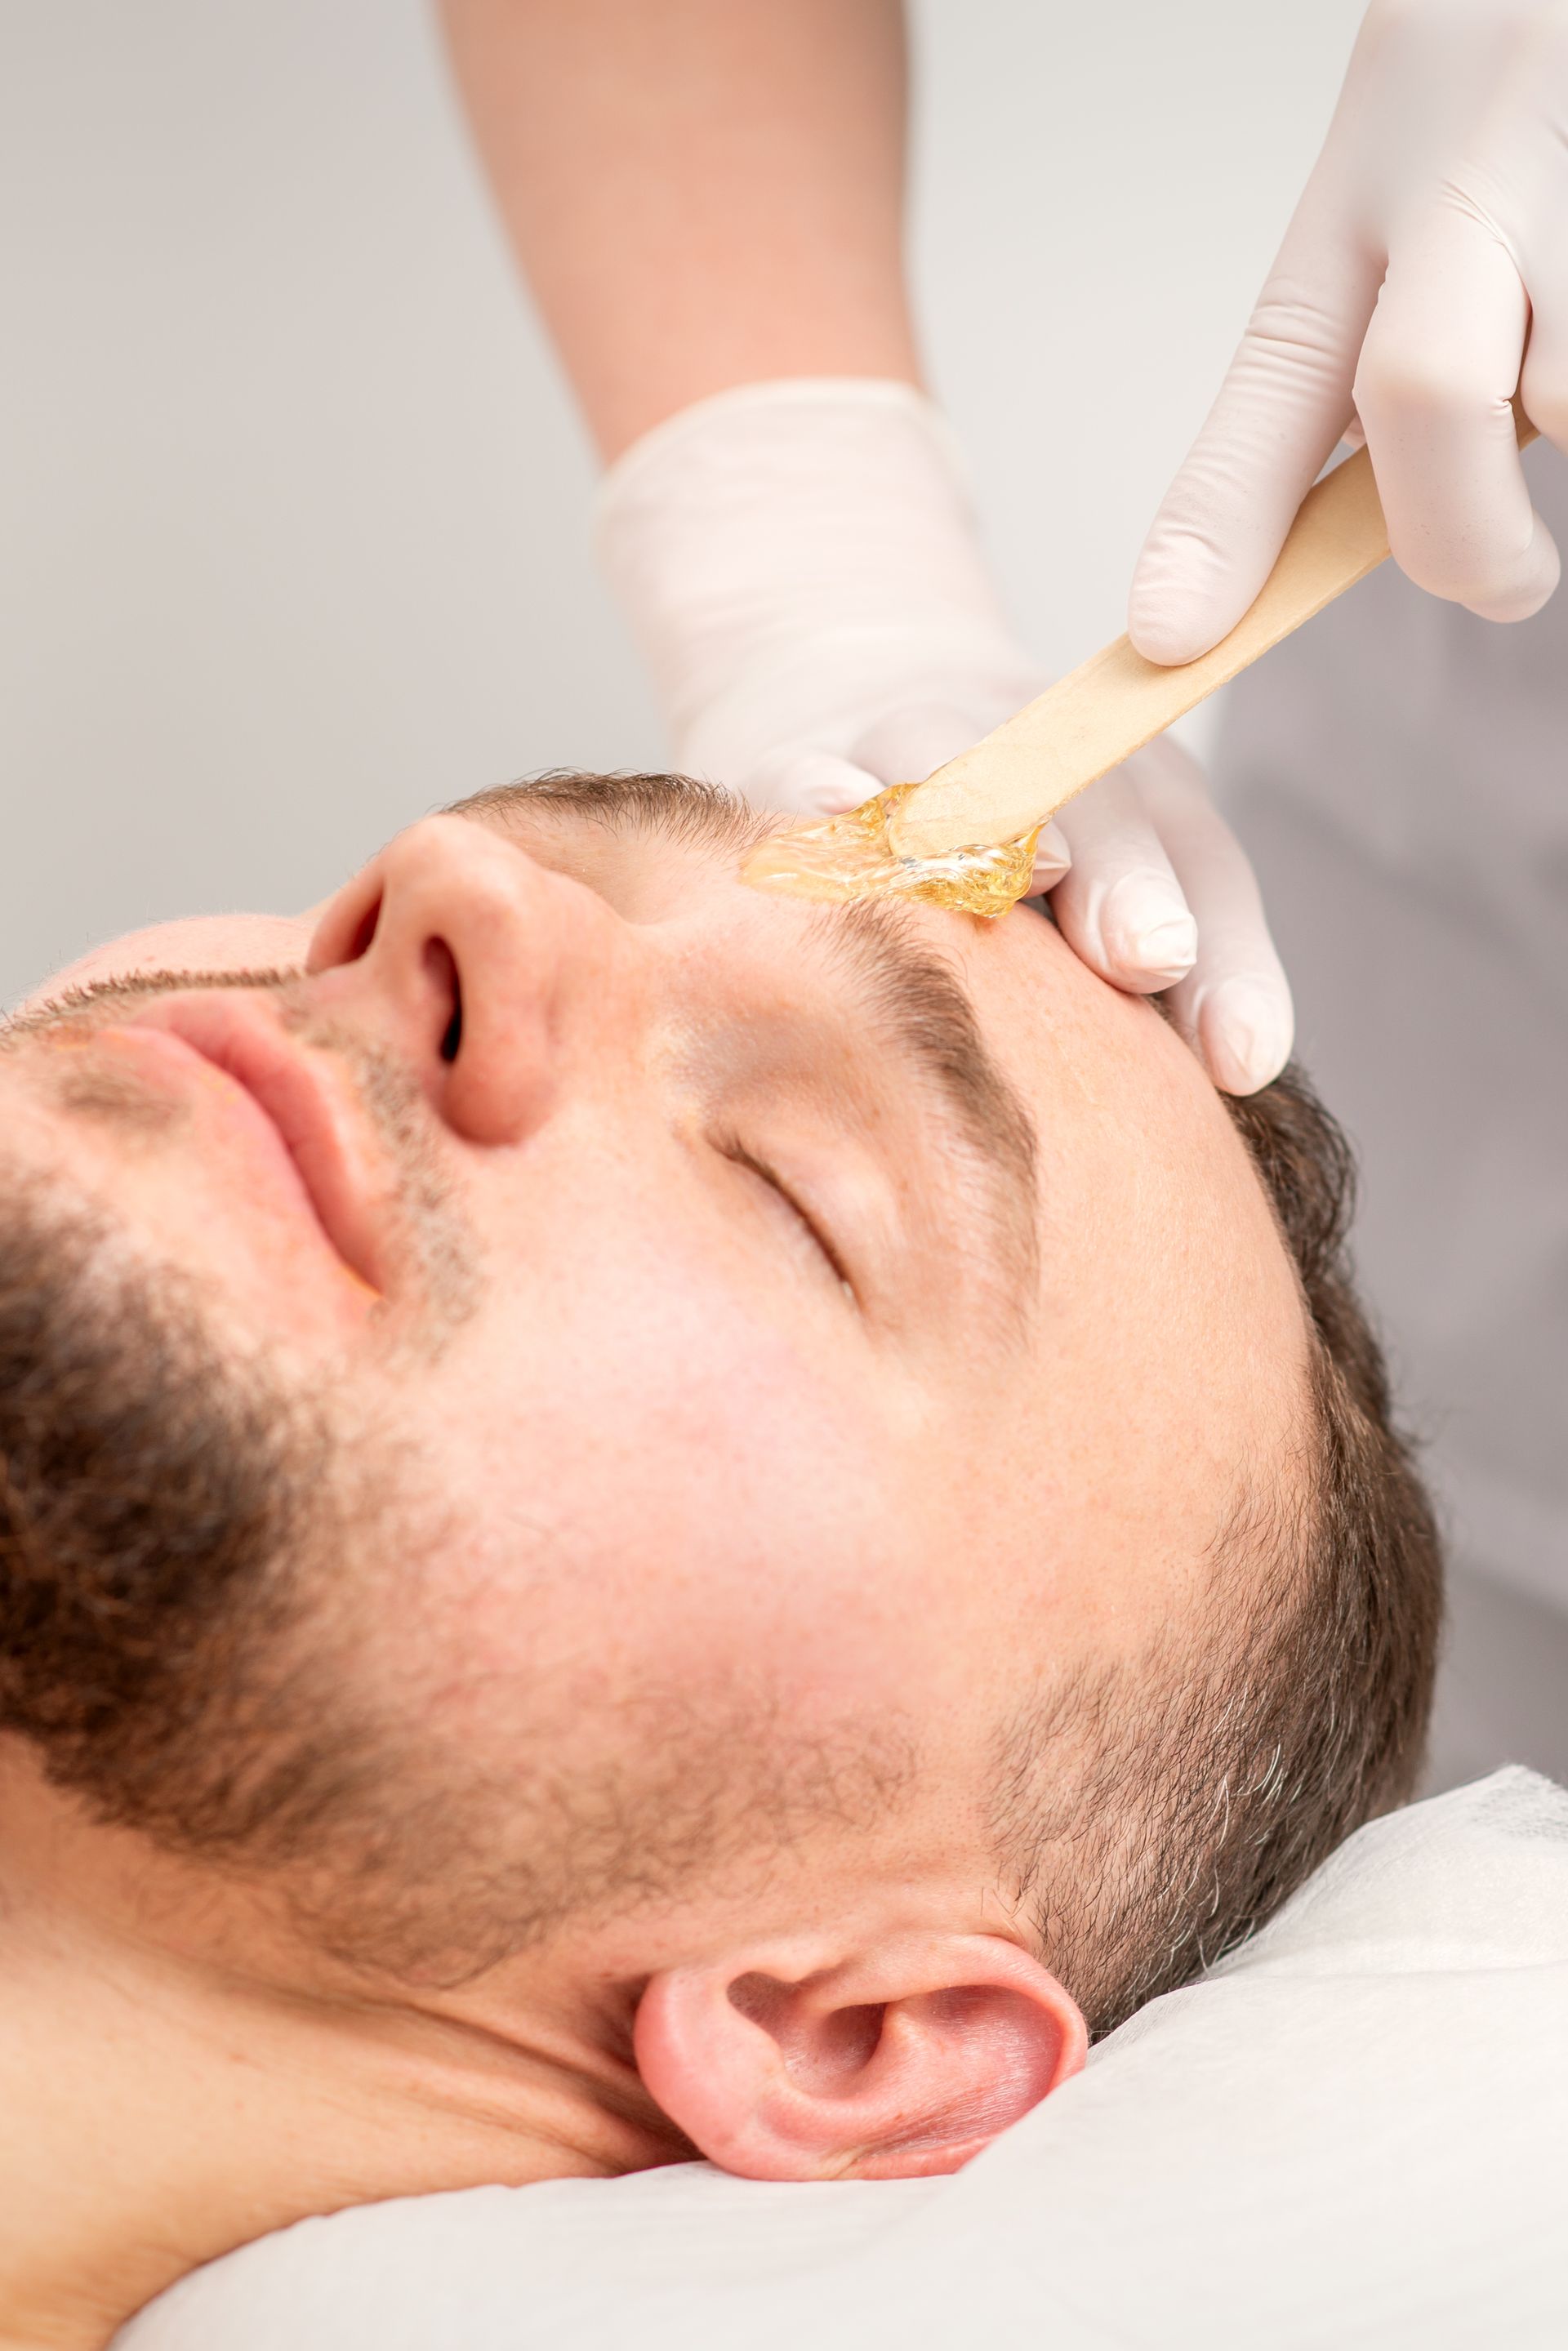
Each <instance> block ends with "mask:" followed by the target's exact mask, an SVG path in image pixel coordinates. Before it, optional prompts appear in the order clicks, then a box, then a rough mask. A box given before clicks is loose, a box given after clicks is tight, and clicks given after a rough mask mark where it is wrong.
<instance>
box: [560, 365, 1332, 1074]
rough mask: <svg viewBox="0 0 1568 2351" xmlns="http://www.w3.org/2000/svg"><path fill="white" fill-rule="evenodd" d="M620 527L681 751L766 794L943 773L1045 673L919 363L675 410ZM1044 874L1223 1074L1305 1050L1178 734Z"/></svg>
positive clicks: (613, 480)
mask: <svg viewBox="0 0 1568 2351" xmlns="http://www.w3.org/2000/svg"><path fill="white" fill-rule="evenodd" d="M598 536H599V544H600V551H601V558H602V560H603V563H604V567H605V569H606V571H607V573H608V575H609V578H610V580H611V582H612V586H613V588H614V590H615V591H616V593H617V595H618V596H619V598H620V601H621V602H622V606H623V608H624V610H625V611H626V613H627V616H628V618H629V620H630V622H631V624H632V632H633V633H634V635H635V636H636V638H637V640H638V642H639V643H640V645H641V647H642V650H643V654H644V655H645V657H646V659H647V662H648V664H649V666H650V669H651V670H652V673H653V681H654V684H655V685H656V687H657V689H658V692H659V695H660V697H661V699H662V702H663V705H664V713H665V716H666V719H667V721H668V724H669V727H670V733H671V737H672V739H673V746H674V759H675V764H676V766H677V767H678V768H681V769H683V770H684V771H685V773H687V774H691V775H698V776H706V777H707V778H711V779H712V780H713V781H715V782H718V783H722V784H726V785H727V786H728V787H729V788H730V789H732V790H735V791H737V792H739V793H741V794H743V795H744V796H745V797H746V798H747V799H749V800H751V801H752V802H753V803H754V804H755V805H756V806H758V807H760V808H768V809H780V810H793V811H796V812H799V813H800V814H805V815H812V816H823V815H836V814H838V813H839V812H840V811H841V810H844V809H849V808H853V807H855V806H857V805H858V804H859V802H860V801H862V800H863V799H868V798H869V797H870V796H871V794H872V793H873V792H874V791H876V790H877V789H880V788H881V787H882V786H883V784H889V783H903V782H915V781H919V780H920V779H921V778H924V777H925V776H927V775H929V774H930V772H931V771H932V769H933V768H937V767H940V766H941V765H942V763H943V762H944V761H945V760H946V759H948V758H952V757H953V756H954V755H955V754H956V752H959V751H962V750H965V749H967V747H968V746H969V745H970V744H971V743H973V742H975V741H976V740H977V738H978V737H980V736H982V735H985V734H987V733H988V732H989V730H990V729H991V728H992V727H993V726H996V725H998V722H999V721H1000V720H1001V719H1003V718H1006V717H1008V716H1010V714H1011V713H1012V712H1013V711H1014V710H1016V709H1018V708H1019V706H1020V705H1022V704H1023V703H1025V702H1028V701H1030V699H1031V698H1032V696H1033V695H1036V694H1038V693H1039V692H1040V689H1041V686H1042V684H1043V683H1044V681H1043V679H1042V678H1041V676H1040V673H1039V671H1038V670H1037V669H1036V667H1035V666H1034V664H1032V663H1031V661H1030V657H1029V655H1028V654H1027V653H1025V652H1024V651H1023V650H1022V648H1021V647H1020V646H1019V643H1017V641H1016V639H1015V638H1014V637H1013V635H1012V632H1011V631H1010V630H1009V627H1008V624H1007V622H1006V620H1005V619H1004V617H1003V614H1002V611H1001V607H1000V604H999V602H998V598H997V594H996V590H995V589H994V588H993V586H992V584H991V581H990V580H989V577H988V573H987V569H986V566H985V562H984V559H983V558H982V556H981V554H980V551H979V548H978V545H977V539H976V536H975V527H974V522H973V518H972V517H971V514H970V511H969V505H968V499H967V493H966V488H965V485H964V480H963V475H962V470H961V466H960V464H959V460H958V457H957V453H956V445H955V444H954V441H953V437H952V435H951V434H950V432H949V431H948V428H947V427H946V424H945V423H944V422H943V421H942V419H941V417H940V416H939V415H938V413H937V412H936V409H935V408H934V407H933V406H932V404H931V402H929V401H928V400H926V399H925V397H924V395H923V394H921V393H920V392H915V391H914V390H913V389H912V388H911V387H910V386H908V385H907V384H901V383H894V382H881V381H858V380H848V379H836V378H835V379H827V380H822V381H810V380H800V381H788V382H783V383H770V384H755V385H747V386H746V387H745V388H743V389H742V390H739V391H737V392H722V393H720V394H718V395H717V396H716V398H714V399H712V400H706V401H703V402H699V403H698V404H697V405H696V406H695V407H694V408H689V409H686V410H685V411H684V412H683V413H681V414H680V415H678V416H675V417H672V418H671V419H670V420H669V422H668V423H664V424H661V425H659V426H657V427H656V428H655V429H654V431H653V432H652V433H650V434H646V435H645V436H644V438H643V440H641V441H639V442H638V443H637V444H635V445H634V446H633V447H632V449H630V450H629V451H628V452H627V453H626V455H624V456H623V457H622V458H621V459H620V461H619V462H618V464H617V465H615V466H614V467H613V468H612V471H611V473H610V475H609V476H608V478H607V480H606V482H605V484H604V486H603V489H602V491H601V497H600V507H599V519H598ZM1035 881H1036V887H1037V888H1038V889H1041V890H1049V891H1050V892H1051V904H1052V909H1053V912H1054V914H1055V915H1056V919H1057V922H1058V924H1059V925H1060V927H1061V932H1062V934H1063V935H1064V936H1065V937H1066V939H1067V940H1068V941H1069V943H1070V944H1071V946H1073V947H1074V948H1075V949H1076V951H1077V952H1078V954H1079V955H1081V956H1082V958H1083V960H1084V961H1085V963H1087V964H1088V965H1090V966H1091V967H1092V969H1093V970H1095V971H1097V972H1099V973H1100V974H1101V976H1102V977H1103V978H1105V979H1108V980H1110V981H1112V982H1113V984H1114V985H1115V986H1117V987H1124V988H1127V989H1129V990H1132V991H1134V992H1135V993H1138V994H1145V995H1146V994H1153V993H1155V992H1163V991H1168V996H1167V1002H1168V1004H1169V1008H1170V1010H1171V1012H1172V1014H1173V1016H1174V1018H1175V1019H1176V1024H1177V1026H1178V1027H1179V1028H1180V1029H1182V1031H1183V1033H1184V1034H1186V1036H1187V1037H1188V1039H1189V1040H1191V1041H1192V1042H1193V1043H1194V1044H1195V1046H1196V1047H1197V1050H1198V1051H1199V1053H1200V1054H1201V1056H1202V1058H1203V1060H1204V1061H1205V1064H1206V1066H1207V1069H1208V1070H1209V1071H1210V1074H1211V1075H1212V1076H1213V1077H1214V1079H1215V1081H1216V1082H1217V1083H1218V1084H1219V1085H1221V1086H1223V1087H1225V1088H1226V1089H1227V1090H1228V1091H1229V1092H1236V1093H1249V1092H1253V1091H1254V1090H1255V1089H1256V1088H1257V1087H1259V1086H1260V1085H1264V1084H1266V1083H1267V1082H1268V1081H1269V1080H1270V1078H1272V1077H1274V1076H1276V1075H1277V1074H1278V1072H1279V1071H1280V1069H1281V1067H1282V1065H1283V1063H1284V1061H1285V1060H1286V1058H1287V1056H1288V1054H1289V1052H1290V1048H1291V999H1290V993H1289V990H1288V988H1287V986H1286V983H1285V977H1284V974H1283V972H1282V971H1281V967H1280V963H1279V959H1278V957H1277V956H1276V955H1275V953H1274V949H1273V946H1272V945H1271V943H1270V938H1269V933H1268V928H1267V925H1266V924H1265V922H1264V919H1263V913H1262V907H1261V904H1260V901H1259V896H1258V891H1257V886H1256V884H1255V883H1254V882H1253V879H1252V875H1251V872H1250V869H1249V866H1248V864H1247V861H1246V859H1245V858H1244V857H1243V855H1242V853H1241V852H1240V850H1239V848H1238V846H1237V844H1236V842H1235V841H1234V840H1233V839H1232V837H1231V835H1230V834H1229V832H1228V830H1227V829H1226V827H1225V826H1224V824H1223V823H1222V822H1221V821H1220V820H1219V818H1218V816H1217V815H1216V814H1215V812H1214V810H1213V808H1212V807H1211V805H1210V803H1209V800H1208V798H1207V791H1206V789H1205V788H1204V784H1203V779H1202V777H1201V775H1200V774H1199V772H1198V770H1197V768H1196V766H1195V765H1194V764H1193V762H1192V761H1191V760H1190V759H1189V758H1187V757H1186V754H1185V753H1184V752H1182V751H1181V750H1180V749H1179V748H1178V747H1176V745H1175V744H1172V743H1169V742H1163V743H1158V744H1155V745H1153V746H1151V747H1150V748H1149V749H1148V750H1147V751H1145V752H1140V753H1139V755H1138V757H1137V758H1135V759H1133V760H1130V761H1129V762H1128V763H1127V765H1126V766H1125V767H1124V768H1118V769H1117V770H1116V772H1115V773H1114V774H1113V775H1112V776H1108V777H1107V778H1105V780H1104V781H1103V783H1100V784H1098V785H1096V786H1095V787H1094V789H1092V791H1090V792H1088V793H1085V794H1084V795H1083V797H1082V799H1079V800H1075V801H1074V802H1072V803H1071V806H1070V807H1069V808H1067V809H1065V810H1063V811H1062V813H1061V817H1060V818H1059V820H1057V822H1056V824H1054V825H1052V826H1049V827H1047V829H1046V831H1044V832H1043V833H1042V835H1041V837H1040V849H1039V852H1038V856H1037V862H1036V869H1035Z"/></svg>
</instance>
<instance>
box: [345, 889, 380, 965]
mask: <svg viewBox="0 0 1568 2351" xmlns="http://www.w3.org/2000/svg"><path fill="white" fill-rule="evenodd" d="M381 919H382V900H381V894H380V893H379V892H378V893H377V894H376V896H375V897H373V898H372V899H371V903H370V904H369V905H368V906H367V907H366V908H365V911H364V913H363V914H361V916H360V919H359V921H358V923H357V924H356V925H355V926H354V935H353V937H352V938H351V939H350V941H349V946H348V952H347V954H346V955H345V956H344V957H343V961H344V962H345V963H358V962H359V960H360V958H361V956H366V955H369V953H370V951H371V940H372V939H373V938H374V937H375V935H376V926H377V925H378V924H379V923H380V921H381Z"/></svg>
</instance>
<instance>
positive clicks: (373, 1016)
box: [306, 816, 623, 1144]
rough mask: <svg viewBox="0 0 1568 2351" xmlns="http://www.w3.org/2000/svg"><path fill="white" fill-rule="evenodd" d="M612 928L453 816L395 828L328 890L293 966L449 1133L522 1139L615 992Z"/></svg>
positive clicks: (557, 883)
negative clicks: (403, 1071)
mask: <svg viewBox="0 0 1568 2351" xmlns="http://www.w3.org/2000/svg"><path fill="white" fill-rule="evenodd" d="M621 930H622V925H620V923H619V922H618V921H617V918H616V917H615V915H614V914H612V913H611V911H610V909H609V908H608V907H607V906H606V905H605V904H604V902H603V900H602V899H601V898H600V897H598V896H597V895H596V894H595V893H594V892H592V891H591V890H588V889H585V888H584V887H583V886H582V884H581V883H577V882H573V881H570V880H569V879H568V878H567V877H566V876H565V875H564V874H559V873H555V872H550V871H549V868H548V867H545V866H542V865H539V864H538V863H536V862H535V861H534V860H533V859H532V858H531V857H529V856H528V854H527V853H526V852H524V851H522V850H520V849H518V848H517V846H516V845H515V844H514V843H512V842H511V841H503V840H500V839H498V838H497V836H496V835H495V834H494V833H491V832H488V831H486V830H484V829H483V828H482V827H481V826H479V825H477V824H476V823H474V822H473V820H471V819H469V818H466V817H455V816H437V817H430V818H428V819H426V820H425V821H424V822H423V823H422V824H416V825H413V826H411V827H410V829H409V830H408V831H406V832H403V833H400V834H399V836H398V838H397V839H396V840H395V841H393V842H392V845H391V846H390V848H387V849H384V850H383V851H382V853H381V855H380V856H379V857H377V858H374V859H373V860H372V861H371V863H370V864H369V865H367V866H366V867H365V869H364V871H363V872H361V873H359V874H356V876H355V877H354V879H353V881H352V882H350V883H349V884H348V885H347V887H346V888H345V889H343V890H340V892H339V893H338V895H337V896H336V897H335V898H334V899H333V900H332V901H331V903H330V904H329V906H328V907H327V909H326V911H325V913H324V914H322V916H321V920H320V922H319V925H318V927H317V930H316V935H315V936H314V938H313V939H312V941H311V945H310V952H309V955H308V958H307V965H306V967H307V969H308V971H309V972H311V973H312V974H316V975H320V987H319V996H318V1001H319V1005H320V1008H321V1009H322V1011H323V1012H325V1013H327V1014H329V1015H330V1014H332V1013H334V1012H341V1013H343V1014H344V1015H345V1016H347V1017H348V1018H350V1019H352V1021H353V1023H354V1026H355V1027H356V1029H359V1030H360V1031H361V1033H363V1034H366V1035H368V1036H369V1037H371V1039H373V1040H375V1041H377V1042H379V1043H382V1044H384V1045H386V1046H387V1047H388V1048H390V1049H391V1050H392V1051H393V1052H394V1053H396V1055H397V1056H398V1058H399V1059H400V1060H401V1061H403V1062H404V1063H405V1065H406V1066H408V1067H410V1068H411V1069H412V1070H413V1073H414V1074H415V1076H416V1077H417V1079H418V1081H419V1083H420V1085H421V1086H422V1087H423V1091H424V1093H425V1096H426V1098H427V1100H428V1101H429V1102H430V1103H431V1106H432V1108H433V1109H434V1111H435V1112H436V1113H437V1114H438V1115H439V1116H440V1117H441V1118H443V1119H444V1120H445V1122H446V1123H447V1124H448V1125H449V1126H450V1127H451V1128H452V1129H453V1131H454V1133H455V1134H460V1135H461V1136H462V1137H463V1138H464V1140H465V1142H469V1143H478V1144H506V1143H518V1142H521V1141H523V1140H524V1139H525V1138H526V1136H527V1135H528V1134H530V1133H531V1132H533V1131H534V1130H535V1129H536V1128H537V1127H538V1126H539V1125H541V1124H542V1123H543V1122H544V1121H545V1120H546V1119H547V1118H548V1117H549V1114H550V1111H551V1109H552V1107H553V1105H554V1102H555V1101H556V1099H557V1097H558V1095H559V1091H560V1087H561V1083H562V1081H563V1077H564V1075H565V1071H566V1069H567V1067H568V1065H569V1062H570V1061H572V1060H575V1059H577V1058H578V1057H580V1055H581V1053H582V1052H583V1051H584V1050H586V1049H587V1048H588V1046H589V1042H590V1032H591V1031H592V1030H593V1029H595V1028H596V1027H600V1026H602V1025H604V1023H605V1021H606V1018H607V1016H611V1014H612V998H618V997H619V996H620V995H621V994H622V992H623V991H622V987H620V985H618V974H617V970H616V967H617V966H618V964H619V961H620V957H621V954H622V942H621V939H620V933H621Z"/></svg>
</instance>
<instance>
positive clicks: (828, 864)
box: [740, 784, 1040, 916]
mask: <svg viewBox="0 0 1568 2351" xmlns="http://www.w3.org/2000/svg"><path fill="white" fill-rule="evenodd" d="M914 789H915V786H914V785H913V784H890V785H889V786H888V788H887V789H886V790H885V791H883V792H878V793H877V794H876V796H875V798H874V799H869V800H862V803H861V805H860V807H859V808H855V809H851V810H849V812H848V814H847V815H845V816H835V817H829V818H827V819H826V820H822V821H821V822H818V823H815V824H801V825H791V826H790V827H789V829H788V830H787V831H782V832H776V833H770V834H769V835H768V838H767V840H766V841H761V842H759V843H758V846H757V847H756V848H755V849H754V850H753V851H752V852H751V853H750V855H749V856H748V857H747V860H746V862H745V863H744V864H743V865H742V867H741V869H740V872H741V879H742V880H743V881H744V882H747V883H750V885H751V887H752V888H753V889H754V890H775V891H779V892H780V893H783V894H784V895H786V896H789V897H794V898H814V899H817V900H818V901H819V902H821V903H822V904H828V905H834V906H841V905H846V904H850V903H851V902H852V901H853V900H855V899H857V898H915V899H918V900H919V901H920V902H921V903H922V904H925V905H928V906H946V907H948V908H949V909H951V910H952V911H953V912H955V913H956V914H985V915H988V916H995V915H998V914H1006V913H1007V911H1008V909H1009V906H1012V905H1016V904H1017V903H1018V901H1019V899H1020V898H1024V897H1027V896H1028V895H1029V892H1030V884H1031V882H1032V878H1033V874H1034V844H1035V840H1036V836H1037V834H1038V832H1039V830H1040V829H1039V827H1038V826H1036V828H1035V830H1034V831H1032V832H1029V833H1026V834H1025V835H1024V836H1023V837H1022V838H1021V839H1020V840H1019V841H1006V842H1004V843H1003V844H1002V845H1001V846H1000V847H993V848H988V847H980V848H975V849H953V850H949V851H947V852H946V854H945V855H944V856H941V857H901V856H900V855H899V854H898V852H897V851H896V850H895V849H894V847H893V845H892V842H891V841H890V840H889V838H888V820H889V819H890V818H891V817H892V815H893V813H894V810H895V809H897V808H898V806H899V804H900V803H901V802H902V801H903V800H904V799H907V798H908V796H909V794H910V793H911V792H912V791H913V790H914Z"/></svg>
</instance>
